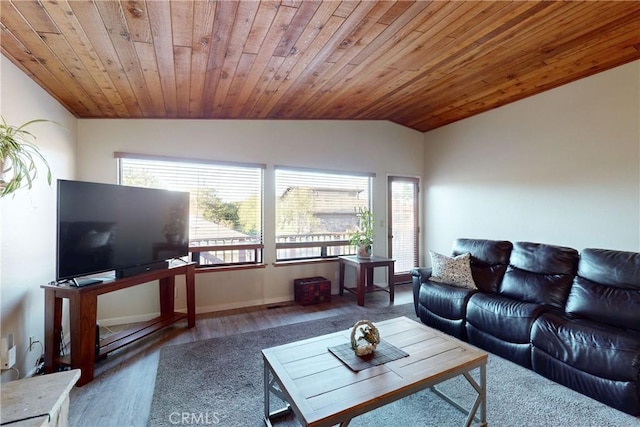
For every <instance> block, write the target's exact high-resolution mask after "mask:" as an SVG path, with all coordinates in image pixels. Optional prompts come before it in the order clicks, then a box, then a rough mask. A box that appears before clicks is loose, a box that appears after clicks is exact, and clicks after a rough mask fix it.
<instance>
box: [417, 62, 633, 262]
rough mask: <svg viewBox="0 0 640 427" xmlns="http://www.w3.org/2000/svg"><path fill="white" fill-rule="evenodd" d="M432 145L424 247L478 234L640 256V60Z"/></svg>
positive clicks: (489, 116)
mask: <svg viewBox="0 0 640 427" xmlns="http://www.w3.org/2000/svg"><path fill="white" fill-rule="evenodd" d="M425 142H426V146H425V164H424V180H425V182H424V188H425V190H426V191H425V198H424V206H425V208H426V214H425V230H426V240H425V246H426V249H428V250H435V251H440V252H445V253H449V252H450V249H451V244H452V242H453V240H454V239H455V238H457V237H471V238H487V239H506V240H511V241H533V242H541V243H550V244H557V245H563V246H570V247H573V248H575V249H577V250H581V249H584V248H586V247H600V248H610V249H619V250H629V251H640V61H636V62H633V63H630V64H626V65H624V66H621V67H617V68H615V69H612V70H609V71H606V72H603V73H600V74H597V75H594V76H591V77H588V78H585V79H582V80H579V81H576V82H574V83H571V84H568V85H565V86H562V87H559V88H556V89H553V90H550V91H547V92H545V93H542V94H539V95H537V96H533V97H531V98H527V99H524V100H521V101H519V102H516V103H513V104H510V105H507V106H504V107H501V108H498V109H495V110H492V111H489V112H487V113H484V114H480V115H478V116H475V117H472V118H469V119H467V120H463V121H460V122H457V123H453V124H451V125H448V126H445V127H442V128H439V129H436V130H434V131H431V132H428V133H426V134H425ZM425 261H427V262H428V257H427V260H425Z"/></svg>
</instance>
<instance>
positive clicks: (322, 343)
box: [262, 317, 487, 427]
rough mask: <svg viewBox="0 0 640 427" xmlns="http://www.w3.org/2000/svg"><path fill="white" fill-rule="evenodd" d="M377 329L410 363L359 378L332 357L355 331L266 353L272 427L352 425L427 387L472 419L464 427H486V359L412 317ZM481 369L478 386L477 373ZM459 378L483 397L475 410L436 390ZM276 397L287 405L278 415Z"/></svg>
mask: <svg viewBox="0 0 640 427" xmlns="http://www.w3.org/2000/svg"><path fill="white" fill-rule="evenodd" d="M375 325H376V326H377V327H378V329H379V331H380V336H381V337H382V339H383V340H386V341H387V342H389V343H390V344H392V345H394V346H396V347H398V348H400V349H402V350H403V351H405V352H406V353H408V354H409V356H408V357H403V358H401V359H398V360H394V361H392V362H388V363H386V364H384V365H379V366H374V367H371V368H368V369H365V370H362V371H359V372H354V371H352V370H351V369H349V368H348V367H347V366H346V365H345V364H343V363H342V361H340V360H339V359H338V358H337V357H336V356H334V355H333V354H332V353H330V352H329V351H328V350H327V349H328V347H333V346H336V345H340V344H344V343H348V342H349V340H350V330H345V331H341V332H335V333H332V334H328V335H322V336H319V337H315V338H310V339H306V340H302V341H297V342H293V343H290V344H285V345H281V346H277V347H272V348H268V349H265V350H262V356H263V361H264V422H265V424H267V425H268V426H271V421H272V420H274V418H276V417H278V416H280V415H283V414H285V413H288V412H290V411H293V413H294V414H295V416H296V417H297V419H298V420H299V421H300V422H301V423H302V425H304V426H314V427H316V426H332V425H335V424H340V425H342V426H346V425H347V424H348V423H349V421H350V420H351V419H352V418H354V417H356V416H358V415H361V414H364V413H366V412H369V411H371V410H373V409H376V408H379V407H381V406H383V405H386V404H387V403H391V402H393V401H396V400H398V399H402V398H403V397H406V396H409V395H411V394H413V393H416V392H417V391H420V390H424V389H426V388H432V389H433V390H434V391H435V392H436V393H437V394H438V395H440V396H441V397H443V398H444V399H445V400H446V401H447V402H449V403H451V404H452V405H454V406H455V407H456V408H458V409H459V410H461V411H462V412H464V413H466V414H467V421H466V424H465V425H467V426H469V425H471V424H472V423H473V422H474V421H475V422H477V423H478V424H479V425H483V426H485V425H486V424H487V420H486V366H487V353H486V352H484V351H482V350H479V349H477V348H476V347H473V346H471V345H469V344H467V343H464V342H462V341H460V340H458V339H456V338H453V337H451V336H449V335H446V334H444V333H442V332H440V331H437V330H435V329H433V328H430V327H428V326H426V325H423V324H422V323H418V322H415V321H413V320H410V319H408V318H406V317H399V318H396V319H391V320H386V321H383V322H376V323H375ZM476 368H479V369H480V378H479V382H478V381H476V380H475V379H474V378H473V377H472V376H471V374H470V372H471V371H472V370H474V369H476ZM458 375H464V377H465V378H466V379H467V381H469V383H470V384H471V385H472V386H473V388H474V389H475V390H476V392H477V394H478V396H477V397H476V399H475V402H474V404H473V406H472V408H471V409H465V408H463V407H462V406H461V405H460V404H458V403H457V402H455V401H453V400H452V399H450V398H448V397H447V396H446V395H444V394H443V393H441V392H440V391H439V390H437V389H436V388H435V385H436V384H438V383H441V382H443V381H445V380H447V379H450V378H453V377H456V376H458ZM272 394H273V395H275V396H277V397H279V398H280V399H282V400H284V401H286V402H288V405H287V406H286V407H284V408H282V409H279V410H277V411H271V409H270V397H271V395H272ZM478 409H480V416H479V417H477V416H476V413H477V411H478Z"/></svg>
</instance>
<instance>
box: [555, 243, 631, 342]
mask: <svg viewBox="0 0 640 427" xmlns="http://www.w3.org/2000/svg"><path fill="white" fill-rule="evenodd" d="M566 311H567V313H569V314H573V315H577V316H581V317H586V318H588V319H591V320H594V321H596V322H601V323H606V324H608V325H612V326H616V327H620V328H625V329H633V330H636V331H640V253H636V252H624V251H613V250H607V249H585V250H584V251H582V254H581V256H580V263H579V265H578V276H577V277H576V278H575V280H574V282H573V286H572V287H571V293H570V294H569V299H568V300H567V307H566Z"/></svg>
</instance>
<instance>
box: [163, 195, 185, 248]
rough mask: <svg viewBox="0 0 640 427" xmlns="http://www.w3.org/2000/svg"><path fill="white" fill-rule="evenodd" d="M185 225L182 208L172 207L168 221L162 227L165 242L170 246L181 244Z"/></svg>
mask: <svg viewBox="0 0 640 427" xmlns="http://www.w3.org/2000/svg"><path fill="white" fill-rule="evenodd" d="M185 225H186V224H185V221H184V206H182V205H178V206H174V207H173V208H172V209H171V213H170V214H169V221H168V222H167V223H166V224H165V226H164V233H165V237H166V239H167V242H169V243H170V244H172V245H177V244H179V243H181V242H182V239H184V232H185Z"/></svg>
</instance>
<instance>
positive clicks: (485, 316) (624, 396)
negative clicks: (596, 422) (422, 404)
mask: <svg viewBox="0 0 640 427" xmlns="http://www.w3.org/2000/svg"><path fill="white" fill-rule="evenodd" d="M465 253H470V254H471V261H470V264H471V273H472V276H473V281H474V282H475V285H476V287H477V289H470V288H465V287H460V286H455V285H451V284H448V283H436V282H433V281H431V280H429V278H430V277H431V268H416V269H414V270H412V272H411V274H412V276H413V292H414V303H415V309H416V314H417V315H418V317H419V318H420V319H421V320H422V322H424V323H425V324H427V325H429V326H432V327H434V328H437V329H440V330H442V331H444V332H446V333H449V334H451V335H453V336H456V337H458V338H460V339H462V340H465V341H468V342H470V343H471V344H473V345H476V346H478V347H481V348H483V349H485V350H487V351H489V352H491V353H494V354H497V355H499V356H501V357H504V358H506V359H509V360H511V361H513V362H516V363H518V364H520V365H522V366H525V367H527V368H529V369H532V370H534V371H535V372H537V373H539V374H541V375H544V376H545V377H547V378H550V379H552V380H553V381H556V382H558V383H560V384H563V385H565V386H567V387H570V388H572V389H574V390H577V391H579V392H580V393H583V394H585V395H587V396H590V397H592V398H594V399H597V400H599V401H601V402H604V403H606V404H608V405H610V406H612V407H614V408H617V409H619V410H621V411H624V412H626V413H628V414H631V415H634V416H639V415H640V253H635V252H624V251H615V250H604V249H584V250H583V251H581V252H580V253H579V252H578V251H576V250H575V249H572V248H567V247H561V246H554V245H547V244H540V243H531V242H518V243H511V242H508V241H495V240H478V239H457V240H456V241H455V242H454V244H453V251H452V256H456V255H461V254H465Z"/></svg>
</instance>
